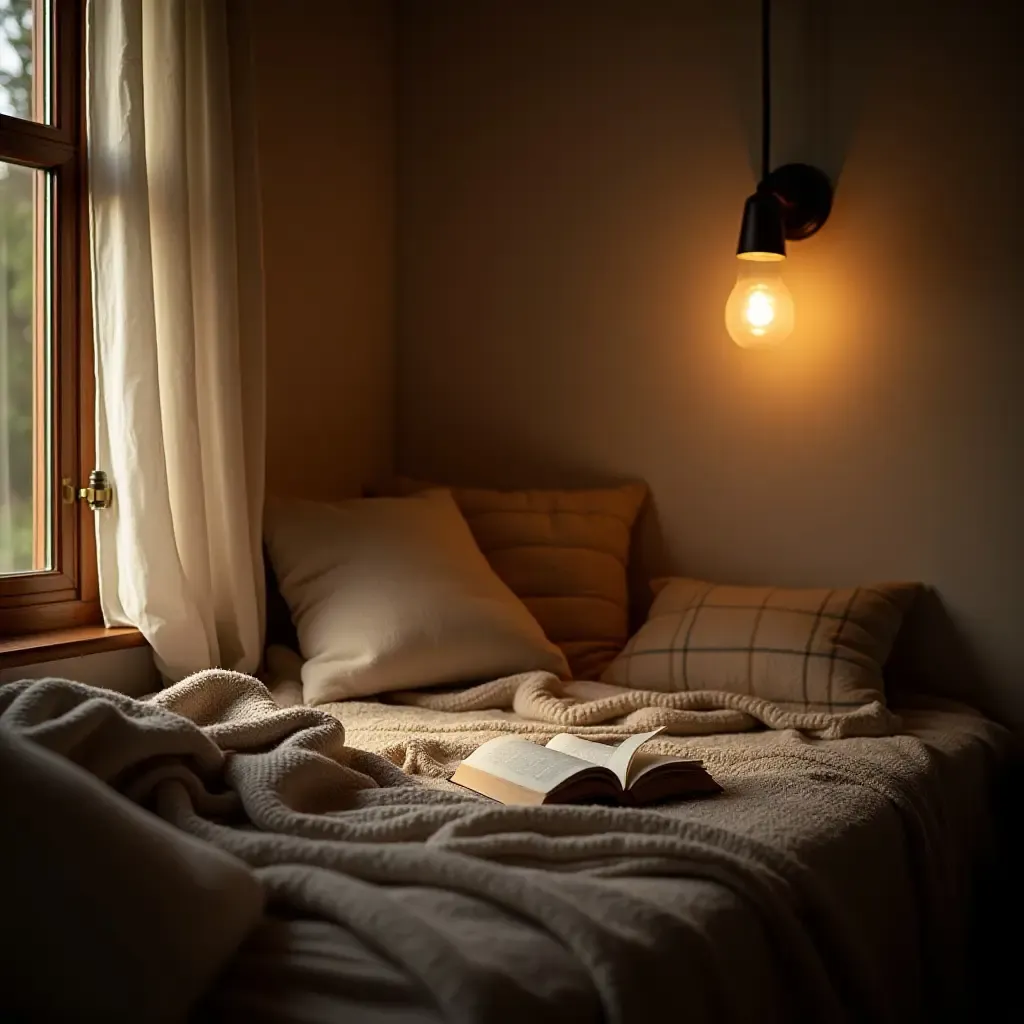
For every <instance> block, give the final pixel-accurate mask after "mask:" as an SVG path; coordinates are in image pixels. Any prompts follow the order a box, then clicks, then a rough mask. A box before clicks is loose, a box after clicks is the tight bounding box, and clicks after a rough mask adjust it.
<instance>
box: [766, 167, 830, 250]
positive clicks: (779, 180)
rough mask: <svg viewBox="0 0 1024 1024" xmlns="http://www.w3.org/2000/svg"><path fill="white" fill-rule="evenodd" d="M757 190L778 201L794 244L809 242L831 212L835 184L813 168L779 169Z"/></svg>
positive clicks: (788, 235) (772, 172)
mask: <svg viewBox="0 0 1024 1024" xmlns="http://www.w3.org/2000/svg"><path fill="white" fill-rule="evenodd" d="M757 188H758V191H759V192H770V193H771V194H772V195H774V196H776V197H777V198H778V200H779V203H780V204H781V206H782V223H783V227H784V228H785V231H786V238H788V239H789V240H790V241H793V242H798V241H800V240H801V239H803V238H810V237H811V235H813V234H814V233H815V232H816V231H817V230H818V229H819V228H820V227H821V226H822V225H823V224H824V223H825V221H826V220H828V215H829V213H830V212H831V211H832V183H831V182H830V181H829V180H828V175H826V174H825V172H824V171H821V170H819V169H818V168H817V167H812V166H811V165H810V164H783V165H782V166H781V167H776V168H775V170H774V171H771V172H770V173H769V174H768V175H767V176H766V177H765V178H764V180H763V181H762V182H761V184H760V185H758V186H757Z"/></svg>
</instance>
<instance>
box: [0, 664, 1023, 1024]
mask: <svg viewBox="0 0 1024 1024" xmlns="http://www.w3.org/2000/svg"><path fill="white" fill-rule="evenodd" d="M272 682H273V692H271V690H268V689H267V688H265V687H264V686H263V685H262V684H261V683H259V682H257V681H256V680H254V679H251V678H250V677H247V676H243V675H238V674H234V673H226V672H212V673H211V672H207V673H201V674H199V675H197V676H194V677H190V679H188V680H185V681H184V682H182V683H179V684H176V685H175V686H173V687H170V688H169V689H167V690H164V691H162V692H160V693H159V694H156V695H155V696H153V697H152V698H149V699H148V700H146V701H142V702H139V701H133V700H131V699H129V698H127V697H121V696H120V695H117V694H112V693H105V692H103V691H97V690H93V689H92V688H90V687H86V686H83V685H82V684H76V683H69V682H66V681H55V680H48V681H43V682H24V683H15V684H9V685H8V686H6V687H3V688H2V689H0V738H3V740H4V743H5V751H6V753H5V757H6V756H7V753H10V751H11V750H13V754H12V755H11V758H10V759H9V763H8V764H6V765H5V770H4V779H5V782H4V784H5V786H6V787H7V789H8V791H10V792H11V793H15V794H17V793H19V792H23V791H24V789H25V788H26V787H24V786H19V778H20V776H19V772H21V771H22V770H23V767H24V762H23V760H19V757H26V756H27V755H26V754H25V751H26V750H29V749H31V750H32V751H33V754H32V756H38V754H39V751H43V752H44V753H45V752H47V751H48V752H51V753H56V754H60V755H62V756H63V758H64V759H66V761H63V762H62V763H63V764H65V765H66V762H67V761H70V762H71V763H74V764H76V765H77V766H78V767H77V768H76V769H75V770H74V771H75V773H76V774H75V775H74V777H73V778H64V780H63V782H62V783H61V785H65V786H67V787H70V788H72V789H73V788H74V786H80V787H83V791H82V795H80V796H77V797H76V798H75V799H76V803H77V805H79V806H82V807H88V808H89V809H90V813H89V818H88V820H90V821H93V822H98V821H100V820H101V818H102V813H101V810H93V808H94V805H95V806H96V807H99V805H100V804H101V803H102V801H104V800H110V799H115V800H117V801H118V805H117V807H118V811H117V813H118V814H119V815H121V817H120V818H118V820H119V821H121V820H122V818H124V816H125V815H126V814H127V811H125V809H124V807H123V806H122V805H125V806H127V805H128V804H129V803H131V804H135V805H141V806H143V807H145V808H147V809H148V810H149V811H153V812H155V816H154V815H152V814H147V815H141V814H140V815H139V816H138V819H137V820H136V819H132V823H131V828H132V829H134V830H135V831H132V832H131V833H130V834H131V837H132V839H131V843H134V842H136V840H137V838H138V835H140V834H141V833H142V832H144V831H145V830H146V829H150V828H154V827H156V826H159V827H160V828H162V829H165V830H166V833H161V836H162V838H161V843H164V844H166V843H172V844H173V842H175V841H176V839H175V838H174V837H175V836H177V835H181V836H183V837H185V838H187V839H188V841H189V842H190V843H192V844H195V846H197V847H201V849H199V850H198V851H197V850H196V849H193V848H191V847H190V849H189V851H187V852H186V853H183V854H182V855H181V856H179V857H177V859H176V860H175V864H177V865H179V866H180V865H184V866H185V867H184V868H181V870H180V871H179V870H178V869H177V868H176V869H175V871H176V872H177V873H174V872H171V873H168V872H164V873H162V874H161V875H160V876H159V877H158V878H154V877H152V876H147V875H146V874H145V873H143V874H142V875H141V876H140V877H137V878H129V877H126V876H125V875H124V874H123V872H122V873H117V872H114V874H113V875H112V876H111V875H110V874H109V871H108V868H109V864H108V862H107V861H106V860H104V854H103V843H104V837H105V836H106V837H107V838H108V839H109V840H110V841H111V842H113V841H114V840H115V838H116V836H114V833H107V832H105V831H103V832H102V833H101V832H100V831H99V830H89V832H88V834H87V835H86V836H85V839H83V838H82V837H76V836H74V835H64V836H62V837H61V838H62V842H63V843H64V844H65V848H67V846H66V844H68V843H71V844H73V847H72V848H75V849H79V850H81V851H82V853H81V855H80V857H79V858H77V859H76V861H75V863H76V864H78V863H81V864H82V865H85V866H83V867H82V870H83V871H85V870H88V877H89V879H91V883H92V885H93V888H94V890H95V891H96V892H100V893H103V892H107V893H108V894H109V893H113V894H117V895H119V896H121V897H123V899H121V900H110V901H109V903H108V905H109V906H110V907H115V906H117V907H120V906H122V905H123V906H124V907H125V908H126V909H125V911H124V912H125V913H127V914H131V913H141V911H139V910H138V908H139V907H145V906H148V902H147V901H152V900H154V899H159V901H160V902H159V907H160V908H161V909H160V910H159V911H158V912H156V911H154V912H150V913H149V916H148V917H146V919H145V922H146V923H145V925H144V926H143V927H144V929H145V934H144V935H136V937H135V942H134V944H133V948H132V952H131V954H130V956H128V960H129V964H128V965H127V966H130V968H131V971H130V973H129V974H127V975H126V973H125V972H126V969H127V968H126V966H125V965H123V964H122V965H120V967H118V966H117V960H118V958H117V957H111V956H110V955H109V951H107V954H108V955H101V953H97V956H96V963H92V964H91V966H90V969H89V971H86V965H89V964H90V963H91V962H90V961H89V957H88V955H85V956H83V955H82V954H81V953H79V956H78V959H79V961H80V963H79V967H80V971H79V974H80V975H81V978H82V979H83V980H80V981H77V980H74V978H75V977H77V976H75V975H74V972H71V975H69V980H68V981H67V983H66V985H65V986H64V987H65V988H67V987H70V988H72V989H73V988H74V985H76V984H79V985H82V986H88V985H93V984H100V983H101V982H104V972H106V978H105V982H104V984H105V985H106V987H105V988H104V989H103V991H105V992H107V993H110V995H108V997H107V998H108V1001H107V1003H106V1004H105V1009H106V1011H107V1017H106V1019H110V1020H115V1019H147V1020H149V1019H152V1020H159V1019H175V1013H176V1012H178V1011H181V1010H183V1009H185V1008H187V1007H190V1006H191V1007H193V1012H194V1013H196V1014H197V1015H198V1017H199V1018H205V1019H217V1020H240V1021H241V1020H245V1021H263V1020H267V1021H269V1020H302V1021H329V1020H358V1021H389V1022H390V1021H406V1020H424V1021H427V1020H429V1021H435V1020H437V1021H439V1020H459V1021H503V1020H509V1021H512V1020H515V1021H522V1020H527V1019H528V1020H531V1021H546V1020H552V1021H554V1020H558V1021H564V1020H566V1019H571V1020H580V1021H587V1020H594V1021H599V1020H609V1021H634V1020H647V1019H650V1018H652V1017H658V1018H661V1017H664V1016H666V1015H671V1016H672V1017H676V1016H679V1017H685V1019H687V1020H691V1021H716V1022H727V1021H748V1020H749V1021H754V1020H756V1021H761V1022H764V1021H795V1020H815V1021H831V1020H872V1021H887V1020H900V1021H909V1020H924V1019H929V1020H930V1019H937V1018H938V1017H940V1016H942V1014H943V1013H948V1012H949V1011H951V1010H954V1009H958V1008H962V1007H963V1006H964V1005H965V1004H964V1002H963V1000H964V998H965V994H966V985H967V978H966V974H965V964H966V957H965V948H964V947H965V936H966V933H967V925H968V915H969V912H970V908H971V894H972V885H973V881H974V877H975V874H976V872H977V871H978V869H979V866H983V865H984V864H985V863H986V858H987V857H988V856H989V855H990V853H991V821H992V819H991V799H992V786H993V782H994V779H995V777H996V775H997V773H998V770H999V768H1000V766H1001V765H1002V764H1003V762H1004V761H1005V758H1006V756H1007V753H1008V750H1009V738H1008V736H1007V734H1006V733H1005V732H1004V731H1003V730H1002V729H1000V728H999V727H998V726H995V725H994V724H992V723H990V722H988V721H986V720H985V719H983V718H981V717H980V716H978V715H976V714H974V713H973V712H970V711H968V710H967V709H964V708H960V707H957V706H954V705H949V704H941V703H938V702H922V703H921V704H920V705H919V706H916V707H904V708H899V709H898V713H899V714H900V715H901V717H902V731H901V732H900V733H899V734H897V735H889V736H875V737H873V736H848V737H846V738H839V739H818V738H813V737H812V736H809V735H808V734H807V732H806V731H798V730H795V729H792V728H785V727H782V726H781V723H780V725H779V726H778V727H776V728H772V729H756V730H753V731H745V732H734V733H731V734H723V733H711V734H706V735H701V734H696V735H692V734H691V735H683V734H677V735H674V736H671V737H669V738H663V737H659V738H658V740H657V741H656V742H657V743H658V745H659V749H661V750H663V751H666V752H669V751H671V752H686V753H688V754H690V755H691V756H694V755H695V756H700V757H702V758H703V759H704V760H705V762H706V764H707V765H708V767H709V768H710V770H711V771H712V773H713V774H714V776H715V777H716V778H717V779H718V780H719V781H720V782H721V783H722V784H723V785H724V787H725V792H724V793H723V794H721V795H720V796H717V797H714V798H711V799H707V800H699V801H690V802H685V803H679V804H675V805H667V806H663V807H659V808H658V809H654V810H636V809H630V810H619V809H610V808H602V807H572V808H564V807H563V808H559V807H552V808H511V807H509V808H506V807H501V806H498V805H495V804H494V803H492V802H490V801H486V800H484V799H481V798H478V797H476V796H475V795H473V794H470V793H468V792H466V791H462V790H459V789H457V787H454V786H452V785H451V784H450V783H449V782H447V781H446V776H447V775H448V774H450V771H451V769H452V768H453V767H454V764H455V763H456V762H457V760H458V759H459V758H460V757H461V756H463V755H464V754H465V753H467V752H468V751H469V750H471V749H472V748H473V747H475V746H476V745H477V744H478V743H479V742H480V741H481V740H482V739H485V738H487V737H489V736H493V735H496V734H500V733H502V732H509V731H512V732H517V733H522V734H523V735H526V736H531V737H534V738H542V737H544V736H546V735H550V734H551V732H552V730H558V731H560V730H561V729H562V728H563V727H564V723H563V722H562V721H561V720H558V721H554V720H549V719H559V717H560V716H562V718H564V717H565V716H568V717H570V718H571V719H572V720H573V721H574V722H575V723H576V724H575V725H573V726H572V727H573V728H574V729H575V730H576V731H578V732H580V733H581V734H583V735H587V736H590V737H591V738H594V739H610V738H614V737H616V736H618V735H621V732H622V730H623V729H625V728H629V729H632V728H634V727H635V724H636V721H637V715H639V716H640V717H641V718H644V717H647V718H649V717H650V715H652V714H654V715H659V714H661V713H662V711H663V710H664V709H662V710H658V709H657V708H654V709H652V708H651V707H646V708H634V709H633V710H632V711H627V712H625V713H623V705H622V704H621V700H622V694H620V693H617V692H616V691H618V690H619V688H615V687H603V686H599V687H598V688H596V689H595V688H594V684H572V683H563V682H560V681H559V680H557V679H555V678H554V677H551V676H546V675H544V674H540V673H535V674H532V675H526V676H521V677H516V678H513V679H509V680H499V681H496V682H494V683H491V684H486V685H484V686H480V687H471V688H468V689H467V688H459V689H458V690H455V691H452V692H444V691H440V692H439V691H428V692H420V693H410V694H397V695H390V696H388V697H387V698H386V699H383V700H366V701H345V702H339V703H335V704H330V705H326V706H324V707H322V708H311V707H306V706H302V705H298V704H294V703H293V701H294V694H295V688H294V685H292V684H291V682H290V681H289V680H288V679H287V678H277V679H275V680H272ZM626 699H627V700H632V699H633V698H631V697H628V696H627V697H626ZM538 709H540V710H538ZM630 716H632V718H631V717H630ZM588 723H589V724H588ZM25 741H31V742H29V743H26V742H25ZM10 744H13V746H10ZM19 751H20V754H19ZM16 755H17V756H16ZM44 769H45V771H48V772H49V771H56V769H55V768H54V767H53V765H49V766H48V767H47V765H44V767H43V769H39V770H40V771H43V770H44ZM62 778H63V777H62ZM97 780H99V782H101V783H103V784H104V787H103V792H102V793H101V792H100V791H99V790H98V789H97V788H96V787H94V786H93V788H90V786H92V784H93V783H96V781H97ZM54 785H55V786H56V783H55V784H54ZM113 790H116V791H118V793H119V794H120V795H112V794H113ZM158 818H159V819H162V820H157V819H158ZM25 820H26V821H30V820H31V821H34V820H35V819H34V818H33V819H29V818H26V819H25ZM69 821H70V819H69ZM168 824H169V825H170V826H172V828H171V829H168V828H167V825H168ZM32 827H34V826H32ZM67 827H68V829H70V828H71V827H72V825H71V824H68V825H67ZM119 827H120V826H119ZM125 828H127V826H125ZM172 833H173V834H174V835H172ZM197 841H198V842H197ZM126 842H127V841H126V840H125V839H124V838H123V837H122V838H120V839H119V840H118V849H120V850H123V849H125V848H133V847H131V843H128V846H127V847H126ZM90 843H95V844H98V852H97V854H96V856H95V857H93V858H92V859H90V857H89V854H88V849H89V844H90ZM211 851H212V852H211ZM213 854H216V855H217V856H219V857H224V863H223V864H221V863H220V862H218V864H217V866H216V868H215V869H214V868H210V867H208V866H204V867H202V869H201V870H200V868H195V870H194V871H193V870H192V869H191V867H190V865H191V864H192V860H193V858H195V857H206V856H213ZM225 855H226V856H225ZM143 859H144V858H143ZM186 868H187V869H188V870H186ZM23 870H25V869H23ZM211 872H214V875H215V877H216V879H217V881H216V882H215V883H211V882H210V878H211V877H212V876H211ZM196 873H198V877H199V881H198V882H196V879H195V878H193V877H192V875H193V874H196ZM179 875H180V877H179ZM73 882H74V879H73V878H71V877H69V878H66V879H63V880H62V881H61V882H60V883H59V884H58V885H57V886H56V889H57V890H58V891H59V888H60V884H67V885H72V884H73ZM196 885H198V887H199V889H198V891H199V892H200V893H201V896H200V897H198V898H199V899H200V903H201V905H202V906H203V908H204V909H203V914H202V917H201V918H197V916H196V910H195V905H194V904H195V898H193V897H194V891H195V889H196ZM54 898H55V899H56V896H54ZM33 907H34V911H35V913H36V914H37V915H38V914H39V913H41V908H40V906H39V904H38V902H35V903H34V904H33ZM14 913H15V914H16V913H17V907H15V911H14ZM110 913H111V915H113V910H111V911H110ZM57 920H58V921H59V920H60V918H59V917H58V918H57ZM111 928H113V925H109V927H108V929H107V931H108V933H109V932H110V929H111ZM125 928H126V929H127V925H126V926H125ZM197 928H199V929H201V931H202V935H203V939H202V941H198V940H197V938H196V929H197ZM115 930H116V929H115ZM51 941H52V943H53V946H54V949H53V952H52V953H51V956H50V960H49V963H51V964H52V963H54V962H59V955H60V949H61V946H62V943H77V945H76V947H75V948H76V949H78V950H82V949H88V948H89V941H91V942H93V943H94V944H95V943H96V942H97V937H96V935H95V933H94V934H93V935H92V936H91V939H90V940H88V941H86V942H83V937H82V936H81V935H76V934H75V929H74V928H73V927H67V926H65V927H64V928H63V930H62V931H60V932H59V934H58V930H57V925H56V924H55V926H54V933H53V935H52V936H51ZM30 953H31V944H28V945H27V946H26V951H25V954H24V959H25V963H24V964H19V961H18V960H17V956H15V961H14V968H15V969H16V970H18V969H20V970H21V971H22V974H21V976H22V977H23V978H24V979H27V980H26V981H25V984H26V985H30V982H31V979H32V977H33V970H34V969H35V968H33V966H32V961H31V958H30ZM90 972H91V973H90ZM37 973H38V971H37ZM48 973H49V969H48V968H47V974H48ZM131 977H135V978H147V977H148V978H150V979H151V982H150V983H149V985H148V987H147V986H142V985H138V986H136V988H135V989H133V988H132V985H131V981H130V979H131ZM97 978H99V979H100V981H97V980H96V979H97ZM126 978H127V980H126ZM168 978H170V979H172V980H173V986H172V985H171V983H170V981H168ZM58 988H59V987H58ZM33 991H34V992H35V995H34V996H33V998H35V999H37V1000H44V1001H45V1000H46V999H50V1000H59V999H60V998H61V995H60V992H59V991H58V990H55V987H54V986H52V985H51V986H49V988H48V989H46V987H45V985H43V984H42V983H40V986H37V988H36V989H35V990H33ZM114 992H121V993H122V996H123V1000H124V1001H125V1002H126V1004H127V1006H126V1007H122V1006H118V1005H117V1004H116V999H115V997H114V996H113V995H112V993H114ZM157 995H159V1000H158V999H157ZM147 1000H149V1001H150V1002H151V1003H152V1004H153V1005H149V1004H147V1002H146V1001H147ZM77 1005H78V1006H79V1007H81V1006H85V1005H88V1001H87V1000H86V1001H81V997H80V999H79V1002H78V1003H77ZM121 1011H123V1012H121Z"/></svg>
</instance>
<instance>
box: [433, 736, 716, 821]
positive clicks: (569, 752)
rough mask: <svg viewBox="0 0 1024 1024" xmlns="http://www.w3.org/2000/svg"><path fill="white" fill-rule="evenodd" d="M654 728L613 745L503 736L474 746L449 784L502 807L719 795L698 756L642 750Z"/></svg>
mask: <svg viewBox="0 0 1024 1024" xmlns="http://www.w3.org/2000/svg"><path fill="white" fill-rule="evenodd" d="M659 732H661V729H655V730H654V731H653V732H645V733H640V734H639V735H637V736H630V738H629V739H628V740H625V741H624V742H622V743H620V744H619V745H618V746H617V747H609V746H606V745H605V744H603V743H594V742H593V741H592V740H585V739H581V738H580V737H579V736H570V735H568V734H567V733H560V734H559V735H558V736H556V737H554V739H552V740H550V741H549V742H548V745H547V746H546V747H541V746H538V745H537V744H536V743H531V742H530V741H529V740H523V739H519V738H517V737H515V736H501V737H499V738H498V739H494V740H488V741H487V742H486V743H484V744H483V745H482V746H480V747H478V748H477V749H476V750H475V751H473V753H472V754H470V755H469V757H467V758H466V760H465V761H463V762H462V764H460V765H459V767H458V768H457V769H456V770H455V774H454V775H453V776H452V782H457V783H458V784H459V785H460V786H465V787H466V788H467V789H471V790H473V791H474V792H475V793H480V794H482V795H483V796H489V797H491V798H492V799H494V800H499V801H500V802H501V803H503V804H575V803H617V804H651V803H655V802H656V801H658V800H667V799H669V798H670V797H677V798H678V797H684V796H697V795H699V794H704V793H720V792H721V790H722V787H721V786H720V785H719V784H718V783H717V782H715V780H714V779H713V778H711V776H710V775H709V774H708V773H707V772H706V771H705V770H704V768H703V766H702V764H701V762H700V761H688V760H686V759H685V758H682V757H672V756H671V755H667V754H649V753H644V752H643V751H641V750H640V747H642V746H643V744H644V743H646V742H647V741H648V740H649V739H651V737H652V736H657V735H658V733H659Z"/></svg>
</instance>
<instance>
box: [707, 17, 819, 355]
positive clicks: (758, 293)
mask: <svg viewBox="0 0 1024 1024" xmlns="http://www.w3.org/2000/svg"><path fill="white" fill-rule="evenodd" d="M761 116H762V124H761V182H760V184H759V185H758V186H757V191H756V192H755V193H754V194H753V195H752V196H750V197H749V198H748V199H747V202H746V206H745V207H744V209H743V224H742V226H741V227H740V243H739V245H738V246H737V248H736V257H737V260H738V262H739V265H740V269H739V276H738V277H737V279H736V285H735V287H734V288H733V290H732V292H731V293H730V295H729V300H728V302H726V304H725V326H726V329H727V330H728V331H729V336H730V337H731V338H732V340H733V341H735V342H736V344H737V345H740V346H741V347H743V348H766V347H768V346H771V345H775V344H777V343H778V342H780V341H783V340H784V339H785V338H787V337H789V335H790V334H791V333H792V330H793V326H794V323H795V319H796V315H795V312H794V309H793V296H792V295H791V294H790V292H789V289H788V288H787V287H786V283H785V282H784V281H783V280H782V266H783V265H784V264H785V260H786V240H787V239H790V240H796V239H801V238H809V237H810V236H811V235H813V234H814V233H815V232H816V231H817V230H818V229H819V228H820V227H821V226H822V224H824V223H825V221H826V220H827V219H828V215H829V212H830V211H831V209H832V185H831V183H830V182H829V180H828V178H827V177H826V176H825V174H824V173H823V172H822V171H819V170H818V169H817V168H816V167H811V166H809V165H808V164H785V165H784V166H782V167H779V168H776V170H774V171H769V169H768V168H769V167H770V166H771V0H761Z"/></svg>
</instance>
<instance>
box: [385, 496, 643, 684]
mask: <svg viewBox="0 0 1024 1024" xmlns="http://www.w3.org/2000/svg"><path fill="white" fill-rule="evenodd" d="M436 486H439V485H437V484H429V483H426V482H424V481H420V480H411V479H409V478H407V477H400V478H398V479H397V480H394V481H392V482H391V484H390V485H389V486H388V488H387V490H388V491H389V492H390V493H392V494H396V493H397V494H410V493H413V492H415V491H417V490H422V489H424V488H427V487H436ZM451 492H452V495H453V496H454V498H455V501H456V503H457V504H458V506H459V508H460V509H461V510H462V514H463V515H464V516H465V517H466V521H467V522H468V523H469V528H470V529H471V530H472V532H473V536H474V537H475V538H476V542H477V544H479V546H480V550H481V551H483V553H484V555H485V556H486V557H487V560H488V562H490V563H491V567H492V568H493V569H494V571H495V572H496V573H497V574H498V576H500V577H501V579H502V580H503V581H504V582H505V584H506V585H507V586H508V587H509V589H510V590H511V591H512V592H513V593H514V594H515V595H516V596H517V597H518V598H519V599H520V600H521V601H522V602H523V603H524V604H525V605H526V606H527V608H529V609H530V611H531V612H532V613H533V617H534V618H535V619H536V620H537V621H538V622H539V623H540V625H541V627H542V628H543V629H544V632H545V633H546V634H547V636H548V639H549V640H551V641H552V642H554V643H555V644H557V645H558V646H559V647H560V648H561V649H562V651H563V652H564V654H565V656H566V658H567V659H568V661H569V667H570V668H571V669H572V672H573V675H574V676H575V678H577V679H598V678H600V676H601V673H602V672H603V671H604V670H605V668H607V667H608V665H610V664H611V662H612V660H613V659H614V658H615V656H616V655H617V654H618V653H619V651H621V650H622V647H623V645H624V644H625V642H626V638H627V636H628V631H629V622H628V609H629V594H628V589H627V582H626V568H627V565H628V563H629V547H630V536H631V533H632V529H633V524H634V522H635V521H636V517H637V514H638V513H639V511H640V507H641V505H642V504H643V501H644V498H645V497H646V495H647V488H646V486H645V485H644V484H641V483H630V484H625V485H623V486H621V487H608V488H595V489H592V490H571V491H562V490H529V491H494V490H485V489H483V488H476V487H453V488H451Z"/></svg>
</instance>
